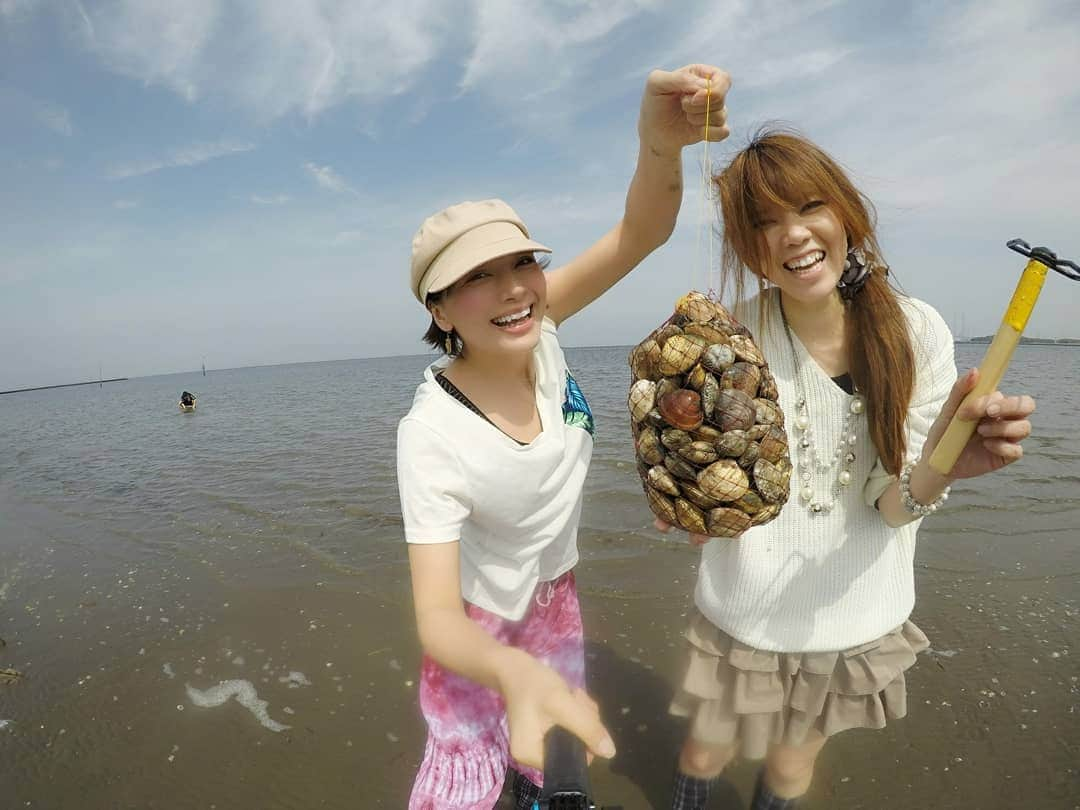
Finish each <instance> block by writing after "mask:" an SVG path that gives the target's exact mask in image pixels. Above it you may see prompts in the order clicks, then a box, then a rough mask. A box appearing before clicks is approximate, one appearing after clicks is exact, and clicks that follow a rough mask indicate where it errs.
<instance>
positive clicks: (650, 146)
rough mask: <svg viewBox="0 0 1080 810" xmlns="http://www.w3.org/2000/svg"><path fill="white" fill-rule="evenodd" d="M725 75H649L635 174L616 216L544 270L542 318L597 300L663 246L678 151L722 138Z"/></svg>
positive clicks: (676, 196)
mask: <svg viewBox="0 0 1080 810" xmlns="http://www.w3.org/2000/svg"><path fill="white" fill-rule="evenodd" d="M730 86H731V79H730V77H729V76H728V75H727V74H726V73H725V72H724V71H722V70H720V69H719V68H717V67H713V66H711V65H687V66H686V67H683V68H679V69H678V70H676V71H672V72H668V71H663V70H654V71H653V72H652V73H650V74H649V78H648V80H647V81H646V83H645V93H644V95H643V97H642V100H641V114H640V117H639V119H638V138H639V141H640V144H639V147H638V160H637V169H636V170H635V172H634V177H633V179H632V180H631V182H630V189H629V191H628V192H627V195H626V209H625V212H624V213H623V218H622V219H621V220H620V221H619V223H618V224H617V225H615V227H614V228H612V229H611V230H610V231H608V232H607V233H606V234H605V235H604V236H603V237H601V239H600V240H599V241H598V242H596V243H595V244H594V245H593V246H592V247H590V248H588V249H587V250H586V251H585V252H584V253H582V254H581V255H580V256H577V257H576V258H574V259H573V260H572V261H570V262H569V263H568V264H566V265H563V266H562V267H559V268H558V269H556V270H552V271H551V272H550V273H548V316H549V317H550V318H551V319H552V320H554V321H555V322H556V323H562V321H564V320H566V319H567V318H569V317H570V316H571V315H573V314H574V313H576V312H578V311H579V310H581V309H583V308H584V307H585V306H587V305H588V304H590V303H591V302H593V301H594V300H596V299H597V298H599V297H600V296H601V295H602V294H603V293H604V292H606V291H607V290H608V289H609V288H610V287H612V286H613V285H615V284H616V283H617V282H618V281H619V279H621V278H622V277H623V276H625V275H626V274H627V273H629V272H630V271H631V270H633V269H634V267H636V266H637V265H638V264H639V263H640V262H641V260H642V259H644V258H645V257H646V256H648V255H649V254H650V253H651V252H652V251H653V250H655V249H656V248H658V247H659V246H660V245H662V244H664V242H666V241H667V239H668V237H669V236H671V232H672V231H673V230H674V228H675V219H676V217H677V216H678V213H679V206H680V205H681V203H682V193H683V182H682V150H683V147H685V146H689V145H690V144H694V143H697V142H698V141H700V140H702V139H703V138H704V137H705V129H706V127H705V111H706V108H708V110H709V125H708V137H709V140H710V141H721V140H723V139H724V138H726V137H727V136H728V134H729V130H728V127H727V110H726V109H725V107H724V100H725V98H726V96H727V92H728V88H729V87H730Z"/></svg>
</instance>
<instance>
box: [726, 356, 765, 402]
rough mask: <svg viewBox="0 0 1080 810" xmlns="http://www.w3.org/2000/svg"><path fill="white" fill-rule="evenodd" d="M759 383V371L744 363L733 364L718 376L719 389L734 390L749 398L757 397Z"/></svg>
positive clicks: (753, 366) (755, 367)
mask: <svg viewBox="0 0 1080 810" xmlns="http://www.w3.org/2000/svg"><path fill="white" fill-rule="evenodd" d="M760 382H761V370H760V369H759V368H758V367H757V366H755V365H752V364H750V363H747V362H744V361H740V362H738V363H734V364H733V365H732V366H730V367H729V368H727V369H725V370H724V373H723V374H721V375H720V387H721V388H736V389H738V390H739V391H742V392H743V393H744V394H746V395H747V396H750V397H754V396H757V392H758V385H759V383H760Z"/></svg>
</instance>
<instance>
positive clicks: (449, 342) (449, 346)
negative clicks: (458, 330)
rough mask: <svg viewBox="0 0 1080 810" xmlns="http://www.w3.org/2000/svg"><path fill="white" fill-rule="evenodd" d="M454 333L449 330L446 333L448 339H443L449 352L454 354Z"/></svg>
mask: <svg viewBox="0 0 1080 810" xmlns="http://www.w3.org/2000/svg"><path fill="white" fill-rule="evenodd" d="M453 334H454V333H453V332H447V333H446V340H444V341H443V348H444V349H446V353H447V354H453V353H454V338H453Z"/></svg>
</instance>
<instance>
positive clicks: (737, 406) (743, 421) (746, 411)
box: [661, 388, 755, 433]
mask: <svg viewBox="0 0 1080 810" xmlns="http://www.w3.org/2000/svg"><path fill="white" fill-rule="evenodd" d="M662 411H663V408H661V412H662ZM754 416H755V413H754V400H752V399H751V398H750V397H749V396H747V395H746V394H744V393H743V392H742V391H740V390H739V389H737V388H727V389H725V390H723V391H721V392H720V396H719V397H717V399H716V408H715V410H714V411H713V417H712V419H713V422H714V423H715V424H716V425H717V426H718V427H719V428H720V429H721V430H722V431H724V432H725V433H726V432H727V431H729V430H749V429H750V428H751V427H753V425H754V421H755V419H754Z"/></svg>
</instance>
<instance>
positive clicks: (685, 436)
mask: <svg viewBox="0 0 1080 810" xmlns="http://www.w3.org/2000/svg"><path fill="white" fill-rule="evenodd" d="M692 441H694V439H693V437H691V436H690V434H689V433H687V432H686V431H685V430H679V429H678V428H664V429H663V430H662V431H660V443H661V444H662V445H664V447H666V448H667V449H668V450H678V449H679V448H680V447H685V446H686V445H688V444H690V442H692Z"/></svg>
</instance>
